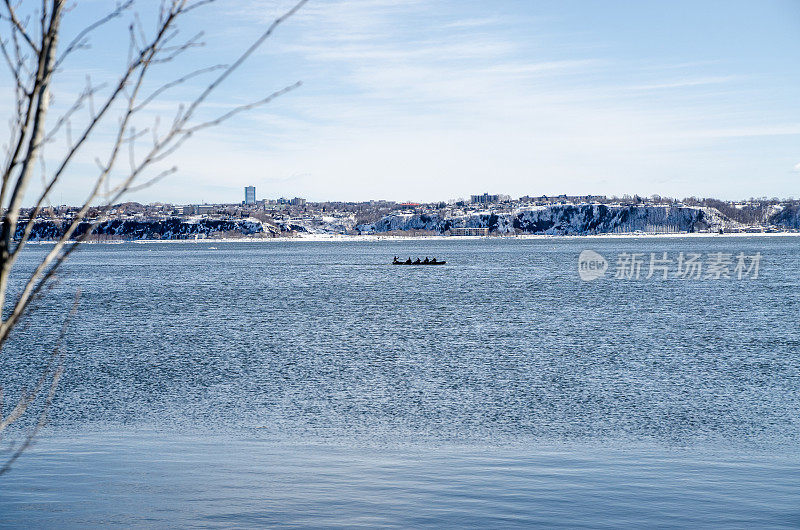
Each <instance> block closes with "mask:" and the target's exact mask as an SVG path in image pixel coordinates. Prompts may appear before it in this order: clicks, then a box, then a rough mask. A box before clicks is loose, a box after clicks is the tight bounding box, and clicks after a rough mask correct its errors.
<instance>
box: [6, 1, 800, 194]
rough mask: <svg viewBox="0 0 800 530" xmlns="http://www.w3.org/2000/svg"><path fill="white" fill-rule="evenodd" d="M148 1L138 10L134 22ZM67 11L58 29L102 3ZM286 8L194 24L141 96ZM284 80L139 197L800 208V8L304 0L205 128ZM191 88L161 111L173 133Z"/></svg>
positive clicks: (67, 190) (67, 189)
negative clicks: (290, 87)
mask: <svg viewBox="0 0 800 530" xmlns="http://www.w3.org/2000/svg"><path fill="white" fill-rule="evenodd" d="M157 3H158V2H156V1H155V0H153V1H150V2H145V1H140V2H139V5H138V7H137V9H138V11H139V12H140V13H141V15H142V19H143V20H144V21H145V25H146V24H147V20H148V15H149V14H150V13H151V12H152V9H153V6H155V5H157ZM79 4H80V5H79V6H78V7H77V8H76V9H74V10H73V11H72V12H70V13H69V15H68V16H69V17H70V19H68V26H67V29H68V30H69V29H74V28H76V27H78V25H79V24H80V23H84V22H86V21H88V20H91V19H93V18H94V17H95V16H96V15H97V13H99V12H100V11H102V9H104V8H107V6H108V2H106V1H105V0H103V1H101V0H93V1H92V0H84V1H83V2H79ZM290 5H291V4H290V2H286V1H283V0H276V1H270V0H263V1H255V0H220V1H218V2H217V3H216V4H213V5H211V6H209V7H208V8H206V9H205V10H203V11H198V12H197V13H196V15H195V16H193V18H192V19H191V20H188V21H187V23H186V24H185V26H184V28H183V29H184V31H185V32H186V34H187V35H189V34H191V32H192V31H196V30H197V29H199V28H205V29H206V30H207V35H206V41H207V46H206V47H204V48H202V49H200V50H195V51H193V52H192V53H191V54H189V55H187V56H185V57H184V58H183V60H182V61H179V62H177V63H175V64H171V65H169V66H168V67H166V68H162V69H161V70H160V71H159V72H157V75H156V79H154V82H156V81H159V80H166V79H168V78H169V76H171V75H172V76H174V75H176V74H180V73H183V72H185V71H189V70H191V69H193V68H197V67H199V66H202V65H205V64H214V63H217V62H225V61H228V60H230V58H231V57H233V56H235V54H236V53H237V52H238V51H240V50H241V49H243V48H244V47H245V46H247V44H248V42H249V41H251V40H252V39H253V38H255V37H256V36H257V35H258V34H259V32H260V29H261V28H263V27H264V25H265V24H267V23H268V22H269V21H270V20H271V19H273V18H274V17H275V16H277V15H278V14H280V13H281V12H282V11H283V10H284V9H286V8H288V7H289V6H290ZM122 29H124V28H122ZM119 37H120V26H117V27H111V28H109V29H108V30H106V31H104V32H102V33H99V34H97V35H96V36H95V40H94V48H93V49H92V50H89V51H86V52H83V53H82V55H80V56H76V57H75V59H74V60H73V63H72V64H71V65H70V69H69V71H67V72H65V73H64V74H62V77H61V79H60V82H61V83H62V84H61V85H60V87H61V90H62V93H63V94H64V96H63V97H61V98H60V99H59V92H58V90H57V91H56V98H57V99H59V100H60V101H61V102H62V103H63V102H64V101H66V100H67V99H68V94H69V93H71V91H72V92H74V91H76V90H77V87H78V86H79V83H83V78H84V77H85V75H86V73H90V74H92V78H93V79H97V80H101V79H103V77H104V76H105V77H108V76H110V75H111V73H112V72H114V71H115V66H116V64H117V63H118V59H119V56H120V53H121V52H122V51H123V50H124V44H125V42H124V40H122V39H120V38H119ZM296 80H302V81H303V83H304V85H303V87H302V88H300V89H299V90H297V91H295V92H292V93H290V94H288V95H286V96H284V97H282V98H280V99H278V100H276V101H275V102H274V103H272V104H270V105H269V106H267V107H263V108H260V109H257V110H255V111H252V112H251V113H249V114H247V115H246V116H242V117H240V118H237V119H236V120H235V121H233V122H229V123H227V124H225V125H223V126H220V127H218V128H216V129H213V130H209V131H207V132H206V133H205V134H202V135H200V136H198V137H196V138H193V139H192V141H191V142H190V143H189V144H187V145H186V147H185V148H184V149H183V150H182V151H181V152H180V153H178V154H176V155H175V156H174V157H173V159H172V160H171V161H170V162H171V163H173V164H175V165H177V166H178V167H179V173H178V174H176V175H174V176H172V177H170V178H169V179H168V180H166V181H163V182H161V183H159V184H158V185H156V186H154V187H152V188H149V189H147V190H144V191H142V192H139V193H137V194H135V195H134V196H132V198H133V199H135V200H139V201H142V202H151V201H167V202H174V203H177V204H183V203H194V202H200V201H208V202H233V201H239V200H241V199H242V196H243V191H242V187H243V186H245V185H248V184H252V185H255V186H256V187H257V195H258V197H259V198H262V197H268V198H276V197H279V196H287V197H289V196H291V197H293V196H302V197H307V198H309V199H311V200H368V199H381V198H383V199H392V200H413V201H431V200H440V199H442V200H444V199H448V198H456V197H463V196H467V195H469V194H471V193H479V192H483V191H489V192H492V193H508V194H510V195H512V196H520V195H524V194H536V195H538V194H547V195H552V194H559V193H568V194H590V193H591V194H606V195H613V194H616V195H622V194H625V193H629V194H634V193H638V194H640V195H651V194H656V193H657V194H662V195H670V196H680V197H683V196H689V195H697V196H716V197H721V198H728V199H736V198H747V197H751V196H756V197H757V196H770V197H771V196H780V197H788V196H795V197H797V196H800V189H799V188H798V181H800V98H798V87H800V2H797V1H759V2H753V1H730V0H729V1H691V2H682V1H670V2H641V1H602V2H601V1H590V0H585V1H521V0H520V1H506V0H492V1H491V2H489V1H485V0H484V1H480V2H479V1H469V0H466V1H464V0H462V1H448V0H436V1H433V0H402V1H400V0H347V1H341V0H330V1H323V0H317V1H314V0H312V1H311V2H310V3H309V4H308V5H307V6H306V7H305V8H304V9H303V10H302V11H301V12H300V13H298V14H297V15H296V16H295V17H294V18H292V19H290V20H289V21H288V22H287V23H286V25H285V26H283V27H281V28H280V30H279V31H278V32H277V33H276V34H275V37H274V39H272V40H270V41H268V42H267V44H266V45H265V46H264V47H263V48H262V49H261V50H260V51H259V52H258V53H257V54H256V55H255V56H254V57H252V59H251V60H250V61H249V62H248V63H246V66H245V69H244V70H242V71H240V72H238V73H237V74H236V75H235V76H233V77H232V78H231V79H230V80H229V82H227V83H226V85H224V86H223V91H222V92H220V93H218V94H217V96H216V97H215V98H214V99H213V100H212V101H211V102H210V108H209V109H208V114H207V115H208V116H211V115H213V113H215V112H219V111H221V110H224V109H225V108H226V107H227V106H230V105H235V104H240V103H244V102H246V101H249V100H251V99H255V98H258V97H259V96H261V95H264V94H268V93H269V92H271V91H272V90H275V89H277V88H280V87H281V86H284V85H287V84H290V83H292V82H294V81H296ZM2 82H3V84H4V85H6V86H7V84H8V78H7V77H6V78H3V79H2ZM58 86H59V85H57V87H58ZM154 86H155V85H154ZM198 88H200V85H187V86H183V87H181V88H180V89H179V90H176V91H174V92H171V93H170V94H169V95H168V97H166V98H165V99H164V100H163V101H162V102H161V103H160V106H159V107H158V108H157V110H163V111H164V112H165V113H167V114H166V115H170V116H171V113H172V112H173V110H172V109H174V107H175V105H177V104H179V103H180V102H181V101H183V100H185V99H186V98H187V97H189V96H190V94H191V93H192V91H193V90H197V89H198ZM151 117H152V116H151ZM92 148H93V149H95V148H97V149H102V138H101V139H99V140H98V142H96V144H93V146H92ZM91 167H92V166H91V163H90V160H89V158H88V157H87V158H85V159H83V160H82V161H81V163H80V164H78V165H77V166H76V168H75V171H74V172H73V173H72V175H71V177H70V180H69V181H68V182H67V183H66V184H65V186H63V187H62V189H60V190H58V191H57V193H56V196H54V198H53V202H56V203H58V202H77V201H78V200H79V199H80V197H81V193H80V191H79V190H80V189H81V188H80V185H81V184H80V183H81V182H82V181H84V179H85V173H87V172H90V171H91Z"/></svg>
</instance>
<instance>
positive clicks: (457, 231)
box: [450, 228, 489, 236]
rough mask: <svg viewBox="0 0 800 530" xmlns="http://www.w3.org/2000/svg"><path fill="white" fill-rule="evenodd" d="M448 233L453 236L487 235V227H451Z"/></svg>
mask: <svg viewBox="0 0 800 530" xmlns="http://www.w3.org/2000/svg"><path fill="white" fill-rule="evenodd" d="M450 234H451V235H454V236H488V235H489V229H488V228H451V229H450Z"/></svg>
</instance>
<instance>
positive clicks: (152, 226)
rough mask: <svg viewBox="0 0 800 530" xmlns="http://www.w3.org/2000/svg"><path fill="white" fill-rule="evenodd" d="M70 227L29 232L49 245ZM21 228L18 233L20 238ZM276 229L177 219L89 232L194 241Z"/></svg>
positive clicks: (42, 226) (247, 222)
mask: <svg viewBox="0 0 800 530" xmlns="http://www.w3.org/2000/svg"><path fill="white" fill-rule="evenodd" d="M68 226H69V223H68V222H67V221H64V222H58V223H56V222H54V221H40V222H37V223H36V224H35V225H34V227H33V230H32V231H31V240H33V241H36V240H42V241H50V240H54V239H58V237H59V236H60V235H61V234H62V233H63V232H64V230H65V229H66V228H67V227H68ZM90 226H91V225H90V224H89V223H82V224H81V225H80V226H79V227H78V229H77V230H76V234H75V235H76V237H77V236H80V235H82V234H84V233H85V232H86V230H88V229H89V227H90ZM22 229H23V227H22V226H20V227H19V228H18V230H17V236H18V237H19V236H20V235H21V231H22ZM278 231H279V229H278V228H277V227H275V226H272V225H270V224H268V223H262V222H261V221H259V220H258V219H253V218H247V219H241V220H239V219H237V220H219V219H179V218H171V219H166V220H163V221H132V220H118V219H111V220H108V221H105V222H103V223H100V224H99V225H97V227H95V229H94V230H93V231H92V232H93V234H96V235H98V236H112V237H114V238H120V239H195V238H196V237H201V238H203V237H215V236H225V237H229V236H231V235H236V234H240V235H253V234H264V235H272V234H277V233H278Z"/></svg>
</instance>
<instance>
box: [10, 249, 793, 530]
mask: <svg viewBox="0 0 800 530" xmlns="http://www.w3.org/2000/svg"><path fill="white" fill-rule="evenodd" d="M587 249H591V250H594V251H596V252H598V253H599V254H600V255H602V256H603V257H605V258H606V259H607V261H608V262H609V269H608V272H607V274H606V275H605V277H603V278H600V279H597V280H594V281H590V282H586V281H582V280H581V279H580V277H579V275H578V256H579V254H580V253H581V251H583V250H587ZM46 250H47V247H46V246H44V245H42V246H32V247H30V249H29V250H28V251H26V253H25V254H24V256H23V257H22V266H23V267H30V266H31V265H32V264H33V263H34V262H35V260H36V258H37V257H39V256H41V255H42V253H43V252H44V251H46ZM665 252H666V253H667V255H666V256H664V253H665ZM718 252H722V253H724V254H723V255H724V256H726V257H728V255H730V256H729V257H730V263H729V268H727V269H726V271H727V272H729V273H730V275H731V277H730V278H724V277H721V278H719V279H715V277H714V275H713V274H711V275H710V277H706V276H707V275H706V272H710V271H711V269H710V268H709V267H711V263H710V262H711V261H712V259H713V258H714V256H715V255H716V253H718ZM651 253H652V254H653V256H652V257H651ZM681 253H683V256H687V257H688V256H689V255H691V254H701V256H702V260H703V261H704V265H705V266H706V270H705V271H704V273H703V274H702V275H701V277H700V278H699V279H695V278H688V279H687V278H681V277H678V276H677V275H676V274H675V273H676V272H677V267H678V263H677V261H678V258H679V256H681ZM740 253H741V254H742V255H743V256H745V257H746V259H750V258H751V257H753V256H756V255H758V256H759V260H760V261H759V271H758V275H757V277H755V276H756V275H755V274H754V272H755V271H754V270H753V269H752V268H751V269H750V271H749V274H743V277H742V278H741V279H739V278H738V273H740V272H747V271H740V270H737V269H736V265H737V256H738V255H739V254H740ZM628 254H640V255H641V256H640V259H641V261H642V269H641V274H640V275H639V277H638V278H636V277H635V275H632V274H628V276H633V277H630V278H628V277H626V278H615V277H614V276H615V268H619V267H622V266H624V265H623V264H622V258H621V256H623V257H624V256H625V255H628ZM395 255H398V256H401V257H403V258H405V257H408V256H414V257H416V256H421V257H424V256H430V257H434V256H435V257H436V258H438V259H440V260H441V259H445V260H447V265H444V266H437V267H398V266H391V265H389V264H388V263H389V262H390V261H391V259H392V257H393V256H395ZM798 256H800V238H795V237H724V236H721V237H706V238H652V237H650V238H610V237H609V238H547V239H499V238H490V239H474V240H472V239H455V238H453V239H439V240H423V241H347V242H301V241H283V242H276V241H273V242H264V243H247V242H238V243H236V242H224V243H214V242H191V243H147V244H137V243H125V244H121V245H105V244H96V245H87V246H86V247H85V248H83V249H82V250H81V251H79V252H78V253H77V254H76V255H75V256H74V258H73V259H71V261H70V262H69V264H68V266H67V267H66V270H65V271H64V273H63V274H62V275H61V278H60V282H59V283H58V285H56V286H55V287H54V288H53V289H52V291H50V292H49V293H48V295H47V297H46V298H45V299H43V300H42V301H41V302H40V303H39V304H38V306H37V307H36V309H35V311H34V312H33V313H32V315H31V317H30V318H29V319H27V320H26V321H25V322H24V323H23V325H22V326H21V327H20V329H19V330H18V331H17V332H16V333H15V335H14V336H13V338H12V340H11V341H10V343H9V344H8V345H7V346H6V348H5V350H4V352H3V354H2V357H0V378H1V379H2V381H1V382H2V385H3V387H4V392H5V396H6V399H7V400H8V399H9V398H11V397H14V396H16V395H18V392H19V388H20V386H21V385H23V384H26V382H27V383H28V384H29V383H30V380H31V379H32V378H33V377H34V375H35V374H38V371H39V370H40V369H41V367H42V366H43V363H44V362H45V361H46V359H47V353H48V352H49V351H51V349H52V347H53V343H54V341H55V337H56V335H57V333H58V328H59V326H60V322H61V320H62V319H63V316H64V314H65V312H66V311H67V310H68V308H69V306H70V305H71V304H72V300H73V296H74V293H75V289H76V288H78V287H79V288H80V289H81V293H82V294H81V298H80V305H79V309H78V313H77V314H76V316H75V318H74V320H73V321H72V322H71V323H70V325H69V328H68V329H69V333H68V334H67V337H66V339H65V342H64V345H63V349H64V352H65V355H66V357H65V360H64V363H65V369H66V371H65V374H64V377H63V379H62V382H61V385H60V387H59V391H58V394H57V398H56V400H55V403H54V405H53V408H52V410H51V412H50V415H49V417H50V421H49V424H48V426H47V427H46V429H45V430H44V432H43V433H42V435H41V436H40V437H39V439H38V441H37V443H36V445H34V446H33V448H32V449H30V450H29V451H28V452H26V453H25V454H24V455H23V457H22V458H21V459H20V460H19V461H18V462H17V463H16V464H15V466H14V468H13V470H12V471H11V472H10V473H8V474H6V475H4V476H2V477H0V525H2V526H25V527H52V526H61V527H84V526H99V525H107V524H119V525H123V526H131V525H136V526H155V527H163V526H172V525H181V526H202V527H206V526H226V527H229V526H239V527H252V526H262V525H295V526H318V527H319V526H325V527H329V526H353V525H367V526H387V525H388V526H394V525H396V526H437V527H439V526H464V525H477V526H485V527H496V526H504V527H505V526H527V525H531V524H540V525H544V526H550V527H552V526H569V527H576V526H613V527H618V526H643V525H648V526H652V525H661V526H690V525H691V526H718V525H722V526H735V527H741V526H772V527H775V526H785V527H796V526H799V525H800V486H799V484H800V436H799V435H800V417H798V410H800V392H798V390H800V347H799V346H800V327H798V320H799V317H800V268H799V267H800V263H798V259H797V258H798ZM653 257H656V258H659V259H662V258H664V257H666V258H667V259H668V260H671V264H670V265H668V266H667V268H669V271H668V278H667V279H666V280H665V279H663V277H662V276H661V274H660V269H656V273H655V274H654V275H652V277H650V278H647V276H648V272H649V271H648V266H649V262H650V261H651V259H652V258H653ZM751 262H752V260H751V261H749V262H748V264H751ZM670 267H671V268H670ZM723 276H724V275H723ZM12 434H14V433H12ZM17 434H19V433H17ZM11 439H12V440H13V439H15V436H12V437H11ZM17 439H18V438H17ZM3 454H4V453H0V456H2V455H3Z"/></svg>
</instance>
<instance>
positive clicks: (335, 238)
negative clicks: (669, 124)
mask: <svg viewBox="0 0 800 530" xmlns="http://www.w3.org/2000/svg"><path fill="white" fill-rule="evenodd" d="M798 236H800V232H749V233H748V232H734V233H723V234H716V233H700V232H693V233H689V232H686V233H680V234H633V233H628V234H569V235H560V234H559V235H555V234H515V235H495V236H443V235H430V236H419V235H416V236H400V235H386V236H382V235H376V234H364V235H345V234H331V235H327V234H307V235H298V236H295V237H269V238H267V237H264V238H254V237H241V238H205V239H117V240H108V241H86V242H84V243H83V244H87V245H121V244H123V243H135V244H151V243H195V244H209V243H277V242H290V241H291V242H300V243H316V242H346V241H363V242H379V241H392V242H396V241H480V240H520V239H522V240H525V239H532V240H540V239H543V240H548V239H598V238H600V239H686V238H691V239H702V238H742V237H798ZM53 243H55V241H29V242H28V243H27V245H52V244H53Z"/></svg>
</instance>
